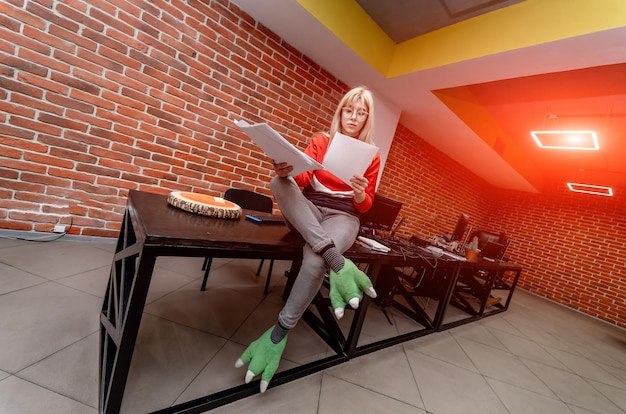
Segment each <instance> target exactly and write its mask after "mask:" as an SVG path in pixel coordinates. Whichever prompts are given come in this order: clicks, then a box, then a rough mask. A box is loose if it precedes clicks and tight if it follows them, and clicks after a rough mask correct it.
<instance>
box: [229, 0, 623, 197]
mask: <svg viewBox="0 0 626 414" xmlns="http://www.w3.org/2000/svg"><path fill="white" fill-rule="evenodd" d="M437 1H438V0H437ZM459 1H460V0H459ZM478 1H480V0H478ZM483 2H484V1H483ZM234 3H235V4H236V5H238V6H239V7H241V9H242V10H244V11H245V12H247V13H248V14H250V15H251V16H252V17H253V18H254V19H255V20H257V21H259V22H261V23H262V24H263V25H264V26H266V27H267V28H269V29H270V30H272V31H273V32H274V33H276V34H277V35H278V36H280V37H281V38H282V39H284V40H285V41H286V42H287V43H289V44H291V45H292V46H293V47H295V48H296V49H298V50H299V51H301V52H302V53H303V54H305V55H307V56H308V57H309V58H311V59H312V60H314V61H315V62H317V63H318V64H319V65H321V66H322V67H323V68H324V69H326V70H327V71H328V72H330V73H331V74H333V75H334V76H336V77H337V78H338V79H340V80H342V81H343V82H345V83H346V84H347V85H349V86H356V85H360V84H365V85H368V86H369V87H370V88H371V89H372V90H373V91H374V92H375V93H376V95H378V96H382V97H383V98H384V99H385V100H386V101H387V102H389V103H391V104H392V105H394V106H396V107H397V108H399V109H400V110H401V111H402V114H401V118H400V122H401V123H402V124H403V125H404V126H406V127H407V128H409V129H410V130H411V131H413V132H414V133H415V134H417V135H418V136H419V137H420V138H422V139H424V140H425V141H427V142H429V143H430V144H431V145H433V146H435V147H436V148H438V149H439V150H441V151H442V152H444V153H445V154H447V155H448V156H450V157H451V158H453V159H455V160H456V161H457V162H459V163H460V164H462V165H464V166H465V167H466V168H468V169H469V170H471V171H473V172H474V173H476V174H477V175H478V176H480V177H482V178H483V179H485V180H486V181H488V182H490V183H491V184H493V185H494V186H496V187H498V188H503V189H513V190H520V191H528V192H536V191H538V189H537V186H536V185H534V183H533V184H531V182H530V181H529V180H528V179H527V178H526V177H524V176H522V174H521V173H520V172H518V171H516V170H515V169H514V168H513V167H511V166H510V165H509V164H508V163H507V162H505V161H504V160H503V159H502V158H501V157H500V156H499V155H498V154H497V153H496V152H495V151H494V149H493V148H492V147H491V146H490V145H488V144H487V143H486V142H485V141H484V140H483V139H481V137H479V136H477V135H476V133H475V132H474V131H473V130H472V129H471V128H470V127H468V125H467V124H466V122H464V120H463V119H462V118H461V117H459V116H458V115H457V114H455V113H453V112H452V111H451V110H450V109H449V108H448V107H447V106H446V105H445V104H444V103H442V101H441V100H440V99H438V98H437V96H435V95H434V94H433V92H432V91H434V90H439V89H445V88H453V87H458V86H463V85H475V84H481V83H488V82H494V81H499V80H507V79H513V78H520V77H527V76H533V75H540V74H546V73H552V72H561V71H570V70H573V69H581V68H588V67H592V66H602V65H611V64H616V63H623V62H626V48H625V47H624V45H625V44H626V27H621V28H618V29H613V30H607V31H602V32H596V33H592V34H589V35H585V36H579V37H576V38H569V39H565V40H561V41H558V42H552V43H545V44H541V45H538V46H533V47H527V48H522V49H517V50H511V51H507V52H503V53H499V54H493V55H489V56H485V57H482V58H476V59H471V60H466V61H462V62H459V63H454V64H449V65H444V66H440V67H436V68H432V69H427V70H422V71H418V72H414V73H410V74H407V75H403V76H398V77H392V78H385V77H383V76H381V75H380V74H379V73H378V72H377V71H376V70H375V69H373V68H372V67H370V66H369V65H368V64H367V63H366V62H365V61H364V60H363V59H362V58H361V57H360V56H358V55H357V54H356V53H355V52H354V51H353V50H352V49H351V48H349V47H348V46H346V45H345V44H344V43H343V42H342V41H341V40H340V39H338V38H337V37H336V36H335V35H334V34H333V33H331V32H330V31H329V30H328V29H327V28H326V27H325V26H324V25H323V24H321V23H320V22H319V21H318V20H316V19H315V18H314V17H313V16H312V15H311V14H309V13H308V12H307V11H306V10H305V9H303V8H302V7H301V6H300V5H299V4H298V2H297V1H295V0H264V1H258V0H234ZM379 3H383V2H382V1H380V2H379ZM384 3H385V5H387V4H391V2H390V3H387V1H385V2H384ZM625 78H626V76H625ZM619 102H620V104H621V103H622V102H626V100H620V101H619ZM541 105H542V108H544V109H542V110H543V111H545V102H541ZM524 139H526V137H525V138H524ZM622 155H623V156H624V157H625V158H626V153H625V154H622ZM624 164H625V165H626V163H624ZM581 168H582V167H581ZM620 174H622V173H621V172H620ZM623 175H624V176H623V181H624V182H623V184H624V187H625V188H626V173H624V174H623Z"/></svg>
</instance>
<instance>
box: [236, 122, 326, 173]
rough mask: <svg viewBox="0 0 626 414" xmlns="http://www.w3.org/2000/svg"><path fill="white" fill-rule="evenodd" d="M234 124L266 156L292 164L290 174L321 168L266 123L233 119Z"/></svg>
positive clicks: (321, 167) (321, 166) (320, 165)
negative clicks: (252, 122) (250, 122)
mask: <svg viewBox="0 0 626 414" xmlns="http://www.w3.org/2000/svg"><path fill="white" fill-rule="evenodd" d="M235 124H236V125H237V126H238V127H239V128H240V129H241V130H242V131H243V132H245V133H246V134H247V135H248V136H249V137H250V138H251V139H252V141H253V142H254V143H255V144H256V145H258V146H259V147H261V149H262V150H263V152H265V154H267V156H268V157H270V158H272V159H273V160H274V161H276V162H286V163H287V164H290V165H292V166H293V171H292V172H291V175H298V174H300V173H301V172H304V171H309V170H321V169H323V168H324V166H323V165H322V164H320V163H319V162H317V161H315V160H314V159H313V158H311V157H309V156H308V155H306V154H305V153H304V152H302V151H300V150H299V149H298V148H296V147H294V146H293V145H291V143H290V142H289V141H287V140H286V139H285V138H283V137H282V136H281V135H280V134H279V133H278V132H276V131H275V130H274V129H272V128H271V127H270V126H269V125H267V124H266V123H262V124H249V123H248V122H246V121H243V120H241V121H235Z"/></svg>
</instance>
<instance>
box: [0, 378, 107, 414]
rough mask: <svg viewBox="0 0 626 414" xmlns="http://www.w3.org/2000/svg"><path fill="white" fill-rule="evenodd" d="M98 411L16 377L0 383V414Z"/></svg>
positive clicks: (94, 413) (60, 413)
mask: <svg viewBox="0 0 626 414" xmlns="http://www.w3.org/2000/svg"><path fill="white" fill-rule="evenodd" d="M97 412H98V410H96V409H95V408H92V407H88V406H86V405H84V404H81V403H79V402H77V401H74V400H72V399H70V398H67V397H64V396H63V395H60V394H57V393H55V392H52V391H49V390H47V389H45V388H42V387H40V386H38V385H35V384H32V383H30V382H28V381H24V380H23V379H20V378H17V377H14V376H12V377H9V378H6V379H4V380H2V381H0V413H7V414H8V413H19V414H41V413H46V414H96V413H97Z"/></svg>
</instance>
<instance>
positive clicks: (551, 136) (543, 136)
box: [530, 131, 600, 150]
mask: <svg viewBox="0 0 626 414" xmlns="http://www.w3.org/2000/svg"><path fill="white" fill-rule="evenodd" d="M530 135H532V137H533V139H534V140H535V142H536V143H537V145H538V146H539V148H547V149H569V150H597V149H599V148H600V146H599V145H598V137H597V136H596V133H595V131H532V132H531V133H530Z"/></svg>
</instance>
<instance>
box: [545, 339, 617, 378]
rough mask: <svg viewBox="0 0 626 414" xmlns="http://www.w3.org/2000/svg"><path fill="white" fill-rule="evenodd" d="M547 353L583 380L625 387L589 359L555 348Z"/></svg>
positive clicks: (548, 349) (549, 349)
mask: <svg viewBox="0 0 626 414" xmlns="http://www.w3.org/2000/svg"><path fill="white" fill-rule="evenodd" d="M547 351H548V352H550V353H551V354H552V355H554V357H555V358H557V359H558V360H559V361H561V362H562V363H563V365H565V366H566V367H567V368H568V369H569V370H570V371H572V372H573V373H575V374H578V375H579V376H581V377H582V378H587V379H591V380H594V381H598V382H602V383H604V384H608V385H613V386H616V387H620V386H621V387H623V386H624V383H623V382H622V381H620V380H619V379H618V378H616V377H614V376H613V375H611V374H610V373H609V372H608V371H606V370H605V369H604V368H602V367H600V366H599V365H598V364H596V363H595V362H593V361H590V360H589V359H586V358H584V357H582V356H580V355H574V354H570V353H569V352H565V351H561V350H558V349H554V348H547Z"/></svg>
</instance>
